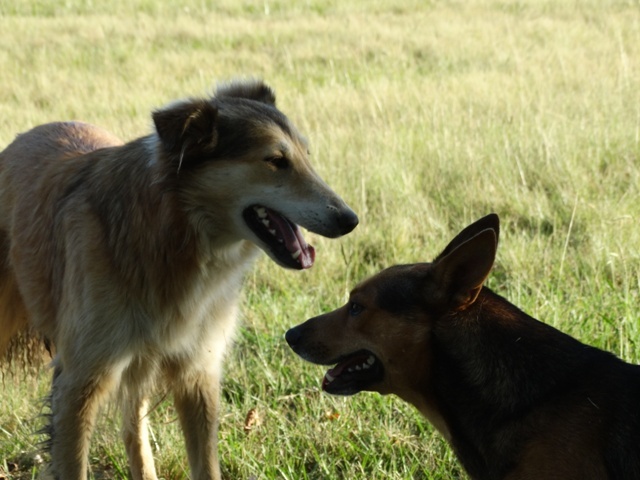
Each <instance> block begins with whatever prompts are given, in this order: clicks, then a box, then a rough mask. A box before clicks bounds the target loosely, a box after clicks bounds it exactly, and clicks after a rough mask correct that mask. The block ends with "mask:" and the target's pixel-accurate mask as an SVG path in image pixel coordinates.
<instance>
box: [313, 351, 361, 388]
mask: <svg viewBox="0 0 640 480" xmlns="http://www.w3.org/2000/svg"><path fill="white" fill-rule="evenodd" d="M366 359H367V357H366V356H364V355H362V356H357V357H353V358H351V359H349V360H346V361H344V362H342V363H339V364H338V365H336V366H335V367H333V368H332V369H331V370H328V371H327V373H326V374H325V377H324V379H323V380H322V383H323V385H326V384H327V383H330V382H329V381H328V380H327V375H331V376H332V377H333V378H336V377H338V376H339V375H340V374H341V373H342V372H343V371H344V369H345V368H348V367H350V366H351V365H362V364H363V363H364V362H365V361H366Z"/></svg>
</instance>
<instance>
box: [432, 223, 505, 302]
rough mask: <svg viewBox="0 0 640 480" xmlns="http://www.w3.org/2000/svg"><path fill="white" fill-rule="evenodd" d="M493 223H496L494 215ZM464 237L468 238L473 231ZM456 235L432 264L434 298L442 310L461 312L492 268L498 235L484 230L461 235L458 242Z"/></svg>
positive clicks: (477, 291)
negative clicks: (437, 300)
mask: <svg viewBox="0 0 640 480" xmlns="http://www.w3.org/2000/svg"><path fill="white" fill-rule="evenodd" d="M486 218H487V217H485V219H486ZM494 220H495V221H497V215H496V216H495V219H494ZM476 223H477V222H476ZM475 225H476V224H472V225H471V226H470V227H474V226H475ZM470 227H467V229H469V228H470ZM467 229H465V230H463V231H462V232H461V234H460V235H462V234H463V233H465V232H467ZM467 233H470V234H472V233H473V229H471V230H469V231H468V232H467ZM460 235H458V236H457V237H456V238H455V239H454V241H453V242H451V243H450V244H449V245H448V246H447V248H446V249H445V251H444V252H443V253H442V254H440V255H439V256H438V258H437V259H436V261H435V262H434V263H433V264H432V272H433V273H432V275H433V277H432V278H434V280H435V284H436V287H435V288H436V290H437V292H436V295H437V298H439V299H441V301H443V302H444V303H445V306H446V308H453V309H454V310H462V309H464V308H467V307H468V306H469V305H471V304H472V303H473V302H475V300H476V298H477V297H478V294H479V293H480V290H481V289H482V285H483V284H484V281H485V280H486V278H487V276H488V275H489V272H490V271H491V267H493V262H494V261H495V258H496V250H497V248H498V232H497V230H494V229H493V228H485V229H484V230H481V231H480V232H478V233H476V234H475V235H472V236H470V235H465V238H459V237H460ZM454 242H455V243H454Z"/></svg>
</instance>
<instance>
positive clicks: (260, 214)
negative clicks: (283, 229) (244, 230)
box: [255, 207, 267, 218]
mask: <svg viewBox="0 0 640 480" xmlns="http://www.w3.org/2000/svg"><path fill="white" fill-rule="evenodd" d="M255 210H256V213H257V214H258V217H260V218H265V217H266V216H267V211H266V210H265V209H264V208H262V207H260V208H256V209H255Z"/></svg>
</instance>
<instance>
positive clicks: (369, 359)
mask: <svg viewBox="0 0 640 480" xmlns="http://www.w3.org/2000/svg"><path fill="white" fill-rule="evenodd" d="M375 362H376V359H375V358H374V357H373V355H371V356H370V357H369V358H367V363H368V364H369V365H373V364H374V363H375Z"/></svg>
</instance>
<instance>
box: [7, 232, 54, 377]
mask: <svg viewBox="0 0 640 480" xmlns="http://www.w3.org/2000/svg"><path fill="white" fill-rule="evenodd" d="M47 350H48V351H49V355H51V353H52V352H51V348H50V346H49V345H47V342H46V341H43V339H42V337H41V336H40V335H38V334H37V333H36V331H35V330H34V329H33V328H31V327H30V326H29V317H28V314H27V309H26V307H25V304H24V301H23V300H22V296H21V295H20V291H19V290H18V285H17V282H16V278H15V274H14V273H13V269H12V268H11V265H10V263H9V241H8V238H7V234H6V232H3V231H0V366H1V367H3V368H2V369H6V368H7V367H8V368H11V367H13V366H18V367H25V366H36V365H38V364H40V363H41V362H42V361H43V360H44V359H45V358H46V356H48V355H46V351H47Z"/></svg>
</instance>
